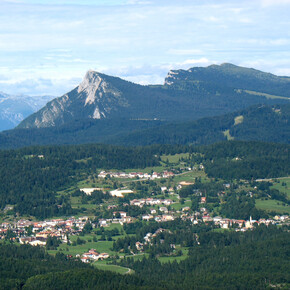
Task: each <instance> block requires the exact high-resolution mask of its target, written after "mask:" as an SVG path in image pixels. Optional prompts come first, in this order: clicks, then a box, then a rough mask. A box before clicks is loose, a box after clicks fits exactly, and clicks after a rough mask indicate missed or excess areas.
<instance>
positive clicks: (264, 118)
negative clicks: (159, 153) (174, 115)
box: [110, 105, 290, 145]
mask: <svg viewBox="0 0 290 290" xmlns="http://www.w3.org/2000/svg"><path fill="white" fill-rule="evenodd" d="M289 121H290V105H273V106H260V105H259V106H253V107H250V108H248V109H245V110H242V111H238V112H235V113H231V114H226V115H223V116H217V117H210V118H203V119H200V120H197V121H192V122H185V123H173V124H168V125H163V126H159V127H157V128H152V129H150V128H149V129H146V130H142V131H139V132H135V133H131V134H128V135H125V136H122V137H121V138H119V139H117V138H114V139H112V140H110V142H112V143H117V144H123V145H125V144H126V145H150V144H210V143H214V142H217V141H222V140H233V139H235V140H248V141H250V140H260V141H267V142H280V143H289V140H290V128H289Z"/></svg>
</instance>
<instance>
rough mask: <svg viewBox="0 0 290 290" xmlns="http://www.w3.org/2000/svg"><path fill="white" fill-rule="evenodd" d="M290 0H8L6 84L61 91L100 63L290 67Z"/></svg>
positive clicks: (159, 75)
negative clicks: (226, 64) (228, 64)
mask: <svg viewBox="0 0 290 290" xmlns="http://www.w3.org/2000/svg"><path fill="white" fill-rule="evenodd" d="M289 15H290V0H178V1H177V0H155V1H153V0H95V1H92V0H71V1H65V0H7V1H2V0H0V91H2V92H5V93H9V94H28V95H44V94H50V95H54V96H59V95H62V94H64V93H66V92H67V91H69V90H71V89H72V88H74V87H75V86H76V85H77V84H78V83H79V82H80V81H81V79H82V78H83V76H84V74H85V72H86V71H87V70H89V69H93V70H96V71H99V72H103V73H106V74H110V75H114V76H119V77H122V78H125V79H128V80H131V81H133V82H137V83H141V84H148V83H151V84H153V83H163V81H164V77H165V76H166V74H167V72H168V71H169V70H170V69H180V68H183V69H188V68H190V67H193V66H207V65H210V64H221V63H224V62H231V63H234V64H237V65H242V66H246V67H254V68H257V69H260V70H263V71H267V72H271V73H274V74H278V75H288V76H290V17H289Z"/></svg>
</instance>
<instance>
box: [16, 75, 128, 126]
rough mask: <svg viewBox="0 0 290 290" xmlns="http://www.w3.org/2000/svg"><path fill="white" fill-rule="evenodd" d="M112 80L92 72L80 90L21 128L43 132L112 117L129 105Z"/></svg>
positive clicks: (49, 106) (54, 103)
mask: <svg viewBox="0 0 290 290" xmlns="http://www.w3.org/2000/svg"><path fill="white" fill-rule="evenodd" d="M107 78H108V77H107V76H106V75H103V74H99V73H97V72H94V71H88V72H87V73H86V75H85V77H84V79H83V81H82V82H81V84H80V85H79V86H77V87H76V88H75V89H74V90H72V91H71V92H69V93H67V94H65V95H63V96H62V97H59V98H56V99H54V100H52V101H51V102H49V103H48V104H47V105H46V106H45V107H44V108H42V109H41V110H40V111H38V112H36V113H35V114H33V115H31V116H30V117H28V118H27V119H26V120H24V121H23V122H22V123H21V124H20V125H19V126H18V127H19V128H35V127H36V128H43V127H52V126H57V125H61V124H64V123H66V122H69V121H71V120H74V119H82V118H93V119H102V118H107V117H110V115H111V113H112V112H115V111H117V110H119V109H120V107H128V106H129V104H128V101H127V100H126V98H124V97H123V96H122V92H121V91H119V90H118V89H117V88H116V87H114V85H113V84H111V83H110V81H109V80H108V79H107Z"/></svg>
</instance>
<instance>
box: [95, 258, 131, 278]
mask: <svg viewBox="0 0 290 290" xmlns="http://www.w3.org/2000/svg"><path fill="white" fill-rule="evenodd" d="M93 266H95V267H96V268H98V269H100V270H104V271H111V272H115V273H118V274H122V275H124V274H133V273H134V271H133V270H131V269H129V268H125V267H121V266H117V265H107V264H106V262H105V261H96V262H94V263H93Z"/></svg>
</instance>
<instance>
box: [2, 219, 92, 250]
mask: <svg viewBox="0 0 290 290" xmlns="http://www.w3.org/2000/svg"><path fill="white" fill-rule="evenodd" d="M87 221H88V217H80V218H74V217H71V218H69V219H67V220H64V219H53V220H45V221H38V222H35V221H29V220H19V221H17V222H13V223H7V222H4V223H2V224H1V225H0V238H1V237H4V236H5V235H6V234H7V232H8V231H10V232H11V233H12V234H13V236H14V238H15V239H19V242H20V243H21V244H30V245H32V246H37V245H40V246H45V244H46V241H47V239H48V237H56V238H57V239H59V240H61V241H62V242H63V243H67V241H68V239H67V237H68V235H77V234H79V233H80V232H81V231H82V229H83V228H84V226H85V224H86V222H87Z"/></svg>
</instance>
